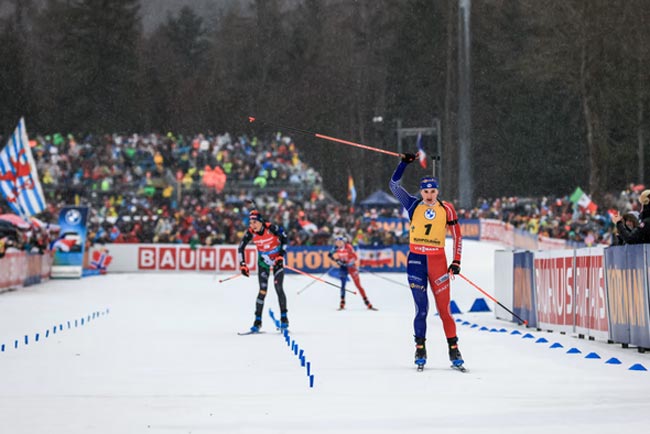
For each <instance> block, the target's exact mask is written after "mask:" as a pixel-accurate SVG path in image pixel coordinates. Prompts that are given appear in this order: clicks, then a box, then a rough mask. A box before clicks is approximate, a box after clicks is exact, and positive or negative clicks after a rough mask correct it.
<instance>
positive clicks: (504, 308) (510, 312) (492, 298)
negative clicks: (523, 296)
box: [458, 273, 528, 326]
mask: <svg viewBox="0 0 650 434" xmlns="http://www.w3.org/2000/svg"><path fill="white" fill-rule="evenodd" d="M458 275H459V276H460V277H462V278H463V279H465V281H466V282H467V283H469V284H470V285H472V286H473V287H474V288H476V289H478V290H479V291H481V292H482V293H483V294H485V296H486V297H487V298H489V299H490V300H492V301H493V302H495V303H496V304H498V305H499V306H501V308H502V309H503V310H505V311H506V312H508V313H509V314H510V315H512V316H514V317H515V318H517V319H518V320H519V321H521V323H522V324H523V325H525V326H527V325H528V321H526V320H525V319H522V318H521V317H520V316H519V315H517V314H516V313H514V312H513V311H511V310H510V309H508V308H507V307H505V306H504V305H502V304H501V303H500V302H499V300H497V299H496V298H494V297H492V296H491V295H490V294H488V293H487V292H485V291H483V290H482V289H481V288H479V286H478V285H477V284H476V283H474V282H472V281H471V280H469V279H468V278H467V277H465V276H464V275H463V274H461V273H458Z"/></svg>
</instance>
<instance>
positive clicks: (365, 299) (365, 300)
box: [363, 298, 377, 310]
mask: <svg viewBox="0 0 650 434" xmlns="http://www.w3.org/2000/svg"><path fill="white" fill-rule="evenodd" d="M363 302H364V303H365V304H366V307H367V308H368V310H377V308H375V307H373V305H372V303H370V301H369V300H368V299H367V298H364V299H363Z"/></svg>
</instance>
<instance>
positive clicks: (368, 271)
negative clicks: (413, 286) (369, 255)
mask: <svg viewBox="0 0 650 434" xmlns="http://www.w3.org/2000/svg"><path fill="white" fill-rule="evenodd" d="M359 270H361V271H365V272H366V273H370V274H372V275H373V276H375V277H379V278H380V279H384V280H387V281H389V282H391V283H394V284H395V285H399V286H405V287H407V288H410V287H409V286H408V285H406V284H404V283H403V282H398V281H396V280H393V279H389V278H388V277H384V276H382V275H381V274H379V273H375V272H372V271H370V270H368V269H367V268H359Z"/></svg>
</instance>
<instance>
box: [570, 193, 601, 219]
mask: <svg viewBox="0 0 650 434" xmlns="http://www.w3.org/2000/svg"><path fill="white" fill-rule="evenodd" d="M569 200H570V201H571V203H573V204H574V205H578V206H579V207H580V208H581V209H583V210H586V211H588V212H590V213H591V214H593V213H595V212H596V210H597V209H598V206H597V205H596V204H595V203H594V202H593V201H592V200H591V198H590V197H589V196H588V195H587V193H585V192H584V191H582V189H581V188H580V187H578V188H576V191H574V192H573V194H572V195H571V197H570V198H569Z"/></svg>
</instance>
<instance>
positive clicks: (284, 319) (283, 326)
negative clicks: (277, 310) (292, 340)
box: [280, 312, 289, 331]
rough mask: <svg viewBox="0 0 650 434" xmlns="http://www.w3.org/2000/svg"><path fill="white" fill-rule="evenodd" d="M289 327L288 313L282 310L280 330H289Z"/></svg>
mask: <svg viewBox="0 0 650 434" xmlns="http://www.w3.org/2000/svg"><path fill="white" fill-rule="evenodd" d="M288 328H289V318H287V313H286V312H282V313H281V314H280V331H284V330H287V329H288Z"/></svg>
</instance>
